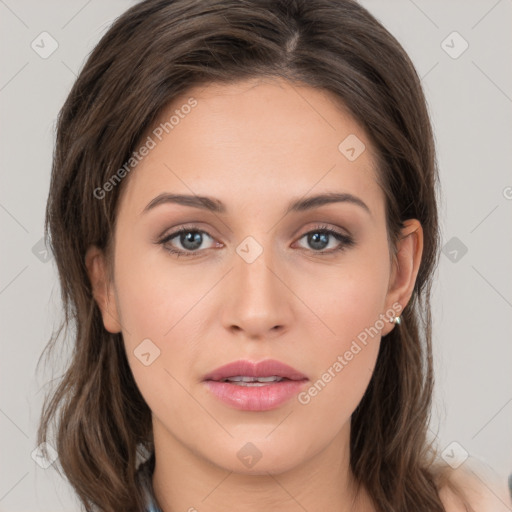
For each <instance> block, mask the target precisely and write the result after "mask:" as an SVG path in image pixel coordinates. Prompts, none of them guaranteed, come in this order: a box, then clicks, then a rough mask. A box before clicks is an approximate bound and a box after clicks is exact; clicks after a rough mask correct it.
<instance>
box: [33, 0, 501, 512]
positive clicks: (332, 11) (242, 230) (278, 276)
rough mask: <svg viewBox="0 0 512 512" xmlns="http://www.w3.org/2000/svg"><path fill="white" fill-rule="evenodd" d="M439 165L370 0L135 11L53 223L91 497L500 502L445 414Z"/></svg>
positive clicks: (59, 399) (70, 144)
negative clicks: (474, 474) (441, 403)
mask: <svg viewBox="0 0 512 512" xmlns="http://www.w3.org/2000/svg"><path fill="white" fill-rule="evenodd" d="M437 180H438V178H437V168H436V160H435V149H434V142H433V135H432V129H431V125H430V120H429V116H428V111H427V107H426V102H425V98H424V95H423V91H422V88H421V85H420V81H419V79H418V76H417V74H416V72H415V70H414V67H413V65H412V63H411V62H410V60H409V58H408V57H407V55H406V53H405V52H404V50H403V49H402V47H401V46H400V45H399V43H398V42H397V41H396V39H395V38H394V37H393V36H392V35H391V34H389V32H388V31H387V30H385V29H384V27H382V25H380V24H379V23H378V21H377V20H376V19H375V18H373V17H372V16H371V15H370V14H369V13H368V12H367V11H366V10H365V9H363V8H362V7H361V6H359V5H358V4H357V3H356V2H354V1H352V0H338V1H334V0H314V1H312V0H307V1H304V0H303V1H300V0H280V1H275V0H274V1H269V0H243V1H240V0H236V1H235V0H208V1H204V0H202V1H191V0H177V1H170V0H146V1H144V2H141V3H139V4H137V5H135V6H134V7H132V8H131V9H130V10H128V11H127V12H126V13H125V14H124V15H123V16H121V17H120V18H119V19H117V20H116V22H115V23H114V24H113V26H112V27H111V28H110V30H109V31H108V32H107V33H106V34H105V36H104V37H103V38H102V40H101V41H100V42H99V44H98V45H97V47H96V48H95V49H94V51H93V52H92V54H91V55H90V57H89V59H88V61H87V63H86V65H85V67H84V69H83V70H82V72H81V73H80V75H79V77H78V79H77V81H76V83H75V85H74V87H73V89H72V91H71V93H70V94H69V97H68V99H67V101H66V103H65V105H64V107H63V109H62V111H61V113H60V116H59V123H58V130H57V142H56V150H55V154H54V164H53V170H52V181H51V186H50V194H49V199H48V207H47V219H46V228H47V233H48V234H49V235H51V240H50V242H51V247H52V250H53V252H54V255H55V259H56V261H57V265H58V270H59V274H60V279H61V284H62V293H63V299H64V304H65V308H66V318H65V325H66V326H68V325H71V324H73V326H74V327H75V332H74V333H73V337H74V340H75V351H74V354H73V358H72V360H71V364H70V366H69V368H68V370H67V372H66V373H65V375H64V378H63V380H62V382H61V383H60V385H59V387H58V389H57V390H56V391H55V393H54V394H53V396H51V397H50V398H51V399H50V400H49V401H48V402H47V403H45V406H44V410H43V414H42V418H41V426H40V429H39V433H38V435H39V442H43V441H46V440H47V439H49V427H50V423H51V421H52V420H54V421H55V422H56V423H57V425H56V426H57V430H56V439H55V444H56V448H57V450H58V452H59V460H60V465H61V467H62V470H63V472H64V474H65V476H66V477H67V478H68V479H69V481H70V483H71V484H72V486H73V487H74V489H75V490H76V492H77V495H78V497H79V498H80V500H81V502H82V503H83V505H84V507H85V509H86V510H88V511H89V510H102V511H108V512H111V511H112V512H113V511H119V510H125V511H132V510H133V511H141V510H161V511H163V512H169V511H175V510H189V511H193V510H199V511H217V510H227V509H228V508H229V507H230V508H234V509H236V510H246V511H254V510H266V511H267V510H268V511H271V510H277V509H279V510H290V511H291V510H308V511H313V510H336V511H345V510H346V511H348V510H350V511H365V512H366V511H386V512H387V511H393V512H398V511H404V512H405V511H410V510H415V511H425V512H426V511H429V512H431V511H443V510H447V511H458V510H465V509H466V510H484V508H483V506H484V505H483V502H482V498H481V497H480V496H481V495H482V493H483V490H484V489H486V487H485V486H483V487H482V486H480V487H481V489H477V488H476V486H475V482H477V481H478V480H476V479H473V481H472V482H470V483H469V484H468V483H467V482H466V483H461V482H459V480H460V478H461V476H460V474H461V471H463V470H459V471H457V472H455V473H454V472H452V471H449V469H450V468H449V467H448V466H443V465H442V464H441V463H440V462H439V459H438V458H437V456H436V447H435V445H434V444H433V439H432V438H431V437H429V435H428V432H427V431H428V420H429V413H430V405H431V396H432V389H433V369H432V348H431V312H430V289H431V280H432V274H433V271H434V269H435V265H436V262H437V255H438V240H439V233H438V217H437V204H436V187H437ZM53 341H55V339H54V340H53ZM141 463H142V464H141ZM468 475H469V472H468ZM467 478H468V477H467V476H464V477H463V479H464V480H466V479H467ZM468 485H469V487H471V488H469V487H468ZM492 506H493V507H494V508H493V510H498V509H499V506H500V503H499V502H493V505H492ZM464 507H466V508H464ZM486 509H487V508H486Z"/></svg>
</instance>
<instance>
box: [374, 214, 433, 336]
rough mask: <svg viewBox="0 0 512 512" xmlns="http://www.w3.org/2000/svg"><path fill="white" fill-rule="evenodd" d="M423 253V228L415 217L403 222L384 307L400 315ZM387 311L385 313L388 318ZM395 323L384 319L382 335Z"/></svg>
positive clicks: (407, 299)
mask: <svg viewBox="0 0 512 512" xmlns="http://www.w3.org/2000/svg"><path fill="white" fill-rule="evenodd" d="M422 254H423V228H422V227H421V223H420V222H419V221H418V220H417V219H409V220H406V221H405V222H404V227H403V228H402V232H401V234H400V239H399V241H398V247H397V253H396V255H395V257H394V259H393V267H392V270H391V276H390V279H389V287H388V293H387V295H386V309H387V310H388V311H389V310H392V311H395V314H396V316H400V314H401V312H402V310H403V309H404V308H405V306H406V305H407V303H408V302H409V300H410V298H411V295H412V292H413V290H414V284H415V283H416V277H417V275H418V270H419V268H420V263H421V256H422ZM388 316H389V313H388V314H387V315H386V318H388ZM394 326H395V324H394V323H392V322H389V321H386V325H385V327H384V328H383V329H382V336H385V335H386V334H388V333H390V332H391V331H392V330H393V328H394Z"/></svg>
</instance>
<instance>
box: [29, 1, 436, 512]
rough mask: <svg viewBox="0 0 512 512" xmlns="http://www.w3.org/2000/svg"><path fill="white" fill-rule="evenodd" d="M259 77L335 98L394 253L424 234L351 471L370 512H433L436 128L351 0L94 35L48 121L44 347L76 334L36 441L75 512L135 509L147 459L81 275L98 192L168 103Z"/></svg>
mask: <svg viewBox="0 0 512 512" xmlns="http://www.w3.org/2000/svg"><path fill="white" fill-rule="evenodd" d="M263 76H269V77H282V78H285V79H287V80H289V81H290V82H292V83H296V84H300V85H309V86H312V87H315V88H319V89H322V90H325V91H328V92H330V93H332V94H333V95H335V96H336V97H337V98H339V100H340V102H341V104H342V105H344V106H345V107H346V108H347V109H348V111H349V112H350V113H351V115H352V116H353V117H354V118H355V119H356V120H357V121H358V122H359V123H360V124H361V126H362V127H363V128H364V129H365V130H366V133H367V134H368V137H369V139H370V142H371V144H372V145H373V148H374V149H375V152H376V154H377V160H378V168H377V171H378V176H379V181H380V183H381V186H382V188H383V190H384V192H385V196H386V221H387V231H388V238H389V243H390V248H394V247H395V244H396V242H397V240H398V237H399V231H400V228H401V227H402V222H403V221H404V220H406V219H409V218H415V219H418V220H419V221H420V222H421V224H422V227H423V234H424V251H423V255H422V261H421V266H420V268H419V273H418V276H417V280H416V283H415V287H414V292H413V295H412V297H411V300H410V302H409V304H408V305H407V307H406V308H405V310H404V311H403V312H402V324H401V325H400V326H399V327H398V328H395V329H393V330H392V332H391V333H390V334H389V335H388V336H387V337H386V340H385V342H383V343H382V344H381V349H380V353H379V355H378V360H377V364H376V367H375V371H374V374H373V377H372V379H371V382H370V384H369V386H368V388H367V390H366V393H365V394H364V396H363V398H362V400H361V402H360V404H359V405H358V407H357V409H356V410H355V412H354V413H353V415H352V420H351V421H352V434H351V439H350V450H351V452H350V454H351V455H350V465H351V470H352V472H353V474H354V476H355V478H356V480H357V481H358V482H359V483H361V484H363V485H364V486H365V488H366V489H367V491H368V493H369V495H370V497H371V498H372V500H373V502H374V504H375V507H376V508H377V510H379V511H383V512H409V511H411V510H415V511H416V512H427V511H428V512H441V511H443V510H444V508H443V505H442V503H441V500H440V498H439V494H438V490H439V489H438V487H437V480H436V479H437V477H436V472H435V471H434V469H433V468H434V466H433V465H432V463H433V461H434V457H435V449H434V448H433V444H432V441H429V436H428V435H427V434H428V433H427V430H428V423H429V417H430V407H431V399H432V390H433V382H434V378H433V363H432V345H431V334H432V331H431V308H430V293H431V283H432V278H433V272H434V270H435V267H436V264H437V258H438V245H439V238H440V236H439V226H438V211H437V198H436V194H437V193H438V192H437V191H438V176H437V162H436V156H435V147H434V139H433V133H432V128H431V124H430V119H429V114H428V108H427V103H426V100H425V97H424V93H423V91H422V87H421V83H420V79H419V77H418V75H417V73H416V71H415V69H414V66H413V64H412V63H411V61H410V59H409V57H408V56H407V54H406V53H405V51H404V49H403V48H402V47H401V45H400V44H399V43H398V41H397V40H396V39H395V38H394V37H393V36H392V35H391V34H390V33H389V32H388V31H387V30H386V29H385V28H384V27H383V26H382V25H381V24H380V23H379V22H378V21H377V20H376V19H375V18H374V17H373V16H372V15H371V14H370V13H369V12H368V11H367V10H365V9H364V8H363V7H361V6H360V5H359V4H358V3H357V2H356V1H354V0H146V1H143V2H141V3H139V4H137V5H135V6H133V7H132V8H130V9H129V10H128V11H127V12H125V13H124V14H123V15H122V16H120V17H119V18H118V19H117V20H116V21H115V22H114V23H113V25H112V27H111V28H110V29H109V30H108V32H107V33H106V34H105V35H104V36H103V37H102V39H101V41H100V42H99V44H98V45H97V46H96V47H95V49H94V50H93V52H92V53H91V55H90V56H89V58H88V60H87V62H86V64H85V65H84V67H83V69H82V70H81V72H80V75H79V77H78V79H77V80H76V82H75V84H74V86H73V88H72V90H71V92H70V94H69V96H68V98H67V100H66V102H65V104H64V106H63V108H62V110H61V112H60V114H59V117H58V125H57V133H56V145H55V152H54V159H53V167H52V176H51V185H50V191H49V197H48V203H47V210H46V225H45V229H46V235H47V237H48V239H49V243H50V247H51V249H52V251H53V254H54V256H55V261H56V263H57V267H58V272H59V276H60V283H61V292H62V300H63V305H64V310H65V318H64V321H63V323H62V325H61V326H60V328H59V329H58V330H57V332H55V333H54V335H53V336H52V339H51V340H50V341H49V343H48V345H47V347H46V349H45V352H46V351H47V350H53V349H54V348H55V343H56V341H57V339H58V338H60V337H61V335H62V334H63V332H66V333H67V332H68V331H69V328H70V327H72V328H73V332H72V333H71V334H70V336H71V338H72V339H73V341H74V344H73V347H72V354H71V358H70V362H69V365H68V366H67V368H66V371H65V373H64V375H63V377H62V379H61V381H60V382H59V383H58V387H57V388H56V390H55V391H54V392H53V393H52V394H50V395H48V396H47V398H46V400H45V403H44V406H43V411H42V414H41V423H40V426H39V430H38V443H42V442H45V441H48V442H49V443H50V444H52V445H54V446H55V448H56V449H57V451H58V454H59V459H58V460H59V464H60V466H61V467H62V470H63V472H64V474H65V476H66V477H67V479H68V480H69V482H70V483H71V485H72V486H73V488H74V489H75V491H76V493H77V495H78V497H79V499H80V501H81V503H83V505H84V507H85V510H87V511H92V510H101V511H106V512H118V511H119V510H124V511H140V510H142V509H143V506H144V499H143V495H142V494H141V490H140V489H139V487H138V486H137V480H136V466H137V464H138V463H140V462H141V453H142V452H141V450H144V453H146V454H148V453H151V452H152V451H153V449H154V447H153V439H152V424H151V411H150V409H149V407H148V406H147V404H146V403H145V401H144V399H143V397H142V395H141V394H140V392H139V390H138V388H137V385H136V383H135V381H134V379H133V376H132V373H131V370H130V368H129V365H128V361H127V358H126V354H125V350H124V346H123V342H122V336H121V334H111V333H109V332H107V331H106V330H105V329H104V327H103V323H102V317H101V314H100V310H99V308H98V306H97V304H96V303H95V301H94V299H93V295H92V290H91V285H90V282H89V279H88V276H87V271H86V268H85V264H84V256H85V252H86V250H87V248H88V247H89V246H90V245H92V244H95V245H97V246H99V247H100V248H102V249H104V250H105V251H106V252H107V254H108V253H109V247H110V245H109V243H110V241H111V237H112V233H113V227H114V224H115V218H116V207H117V204H118V198H119V193H120V191H121V189H122V187H123V181H121V182H120V183H119V184H116V186H113V187H110V188H111V190H109V191H108V192H106V193H104V192H102V194H101V197H100V198H99V197H98V196H99V195H100V194H98V193H94V191H98V190H99V189H102V187H103V186H104V184H105V183H106V182H107V181H108V180H109V179H111V177H112V176H113V175H114V174H116V172H118V170H119V169H120V168H121V167H122V166H123V164H124V163H125V162H127V161H128V160H129V158H130V156H131V155H132V152H133V151H134V150H136V149H137V147H138V145H139V144H140V140H141V137H142V136H143V134H145V133H147V130H148V129H149V128H150V127H151V126H152V123H154V122H155V120H156V119H157V118H158V116H159V114H160V113H161V112H162V110H163V109H164V108H165V107H166V105H168V104H169V102H170V101H171V100H172V99H173V98H175V97H176V96H177V95H179V94H182V93H184V92H186V91H187V90H188V89H189V88H190V87H192V86H197V85H202V84H204V85H206V84H208V83H213V82H218V83H229V82H235V81H238V80H241V79H246V78H252V77H263ZM125 179H128V178H125ZM103 190H104V189H103ZM43 353H44V352H43ZM52 422H55V423H56V435H55V438H50V436H49V432H50V426H51V424H52ZM59 471H60V470H59Z"/></svg>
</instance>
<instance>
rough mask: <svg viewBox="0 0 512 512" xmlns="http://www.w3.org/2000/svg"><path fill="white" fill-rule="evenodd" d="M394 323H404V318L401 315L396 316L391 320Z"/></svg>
mask: <svg viewBox="0 0 512 512" xmlns="http://www.w3.org/2000/svg"><path fill="white" fill-rule="evenodd" d="M389 321H390V322H391V323H392V324H396V325H400V324H401V323H402V319H401V318H400V317H399V316H394V317H393V318H391V319H390V320H389Z"/></svg>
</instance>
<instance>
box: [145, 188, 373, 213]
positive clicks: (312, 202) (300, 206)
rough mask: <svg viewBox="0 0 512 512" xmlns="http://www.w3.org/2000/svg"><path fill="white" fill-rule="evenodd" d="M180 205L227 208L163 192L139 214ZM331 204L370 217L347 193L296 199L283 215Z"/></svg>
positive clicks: (203, 199) (203, 198) (215, 209)
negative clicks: (344, 205) (352, 206)
mask: <svg viewBox="0 0 512 512" xmlns="http://www.w3.org/2000/svg"><path fill="white" fill-rule="evenodd" d="M168 203H174V204H180V205H183V206H191V207H193V208H200V209H202V210H208V211H211V212H214V213H226V211H227V208H226V206H225V205H224V203H222V201H219V200H218V199H215V198H213V197H206V196H197V195H186V194H169V193H167V192H164V193H162V194H160V195H158V196H156V197H155V198H154V199H152V200H151V201H150V202H149V203H148V204H147V206H146V207H145V208H144V210H143V211H142V212H141V215H142V214H144V213H146V212H148V211H149V210H152V209H153V208H156V207H157V206H159V205H162V204H168ZM331 203H351V204H355V205H357V206H360V207H361V208H362V209H363V210H365V211H366V212H367V213H368V214H369V215H370V216H371V214H372V213H371V211H370V208H368V206H367V205H366V203H365V202H364V201H363V200H362V199H360V198H359V197H357V196H354V195H352V194H348V193H336V192H330V193H326V194H319V195H316V196H310V197H307V198H305V199H302V198H301V199H296V200H293V201H292V202H290V204H289V205H288V208H287V209H286V211H285V215H287V214H288V213H291V212H303V211H307V210H312V209H313V208H319V207H320V206H323V205H326V204H331Z"/></svg>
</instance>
